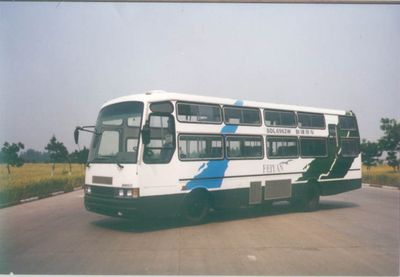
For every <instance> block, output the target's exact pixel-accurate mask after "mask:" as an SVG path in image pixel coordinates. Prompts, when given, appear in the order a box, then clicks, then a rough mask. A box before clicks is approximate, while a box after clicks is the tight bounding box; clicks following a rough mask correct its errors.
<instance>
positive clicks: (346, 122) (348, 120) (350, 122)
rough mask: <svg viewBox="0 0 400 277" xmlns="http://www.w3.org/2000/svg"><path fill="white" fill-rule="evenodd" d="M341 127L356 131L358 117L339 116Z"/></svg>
mask: <svg viewBox="0 0 400 277" xmlns="http://www.w3.org/2000/svg"><path fill="white" fill-rule="evenodd" d="M339 127H340V129H341V130H345V131H354V130H357V123H356V119H355V117H353V116H339Z"/></svg>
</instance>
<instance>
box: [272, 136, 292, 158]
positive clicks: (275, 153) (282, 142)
mask: <svg viewBox="0 0 400 277" xmlns="http://www.w3.org/2000/svg"><path fill="white" fill-rule="evenodd" d="M267 145H268V157H270V158H281V157H297V156H298V143H297V138H291V137H285V138H275V137H268V138H267Z"/></svg>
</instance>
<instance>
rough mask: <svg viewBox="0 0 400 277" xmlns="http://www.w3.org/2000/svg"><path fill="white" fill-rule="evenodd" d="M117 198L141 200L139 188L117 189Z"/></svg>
mask: <svg viewBox="0 0 400 277" xmlns="http://www.w3.org/2000/svg"><path fill="white" fill-rule="evenodd" d="M115 196H116V197H118V198H139V196H140V192H139V188H133V189H117V190H116V192H115Z"/></svg>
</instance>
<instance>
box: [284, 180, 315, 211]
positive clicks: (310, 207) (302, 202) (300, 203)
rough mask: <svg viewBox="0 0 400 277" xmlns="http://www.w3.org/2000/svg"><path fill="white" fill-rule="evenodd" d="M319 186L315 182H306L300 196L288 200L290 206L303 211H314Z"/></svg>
mask: <svg viewBox="0 0 400 277" xmlns="http://www.w3.org/2000/svg"><path fill="white" fill-rule="evenodd" d="M319 197H320V192H319V187H318V185H317V184H315V183H311V184H308V185H307V187H306V189H305V192H304V195H303V197H302V198H295V199H292V200H291V201H290V203H291V205H292V207H293V208H294V209H296V210H300V211H303V212H312V211H316V210H318V208H319Z"/></svg>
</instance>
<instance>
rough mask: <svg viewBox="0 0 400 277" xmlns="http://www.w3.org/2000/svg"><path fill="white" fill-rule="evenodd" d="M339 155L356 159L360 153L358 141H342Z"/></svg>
mask: <svg viewBox="0 0 400 277" xmlns="http://www.w3.org/2000/svg"><path fill="white" fill-rule="evenodd" d="M340 153H341V154H342V156H344V157H357V156H358V154H359V153H360V141H359V140H358V139H343V140H342V150H341V152H340Z"/></svg>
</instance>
